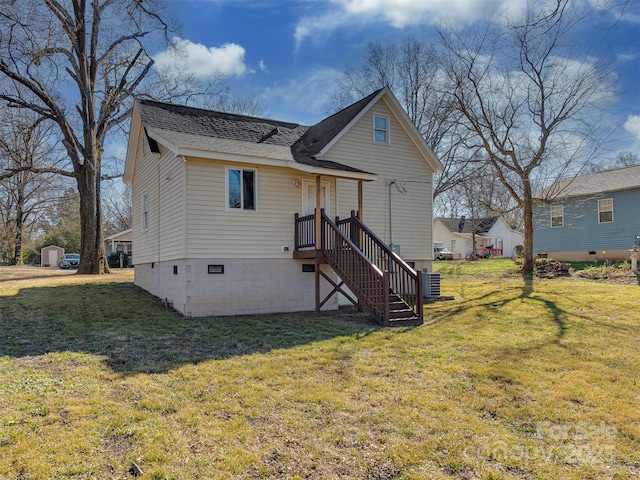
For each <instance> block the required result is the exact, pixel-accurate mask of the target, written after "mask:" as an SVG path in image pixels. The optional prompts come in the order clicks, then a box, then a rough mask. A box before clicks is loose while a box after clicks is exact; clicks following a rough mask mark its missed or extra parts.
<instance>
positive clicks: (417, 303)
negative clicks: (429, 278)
mask: <svg viewBox="0 0 640 480" xmlns="http://www.w3.org/2000/svg"><path fill="white" fill-rule="evenodd" d="M338 223H339V224H343V225H346V224H350V225H351V226H350V229H349V230H350V232H352V235H355V237H356V238H354V239H353V242H352V243H357V244H358V248H360V249H362V248H363V244H362V243H363V242H361V241H360V238H359V237H360V235H359V233H358V232H362V234H364V235H365V236H367V237H369V238H370V239H371V240H372V241H373V242H374V243H375V244H376V246H377V247H378V248H379V249H380V250H381V251H383V252H384V253H385V254H386V255H387V256H388V258H389V260H390V261H391V262H392V263H393V265H391V264H390V265H388V270H389V271H391V272H395V271H396V270H395V267H399V268H400V269H401V270H402V271H404V273H405V275H406V277H407V278H408V279H409V281H408V282H405V281H404V280H403V279H402V278H400V277H401V276H400V275H395V276H394V277H395V278H390V283H391V285H390V288H391V289H392V290H393V291H394V292H395V293H397V294H398V295H400V296H401V297H402V298H403V300H404V301H405V302H406V303H407V304H408V305H409V306H410V307H411V308H412V310H413V312H414V313H415V314H416V315H418V316H419V317H420V319H422V318H423V299H422V275H421V274H420V273H419V272H417V271H416V270H415V269H414V268H412V267H411V265H409V264H408V263H407V262H405V261H404V260H403V259H402V257H400V255H398V254H397V253H396V252H394V251H393V250H391V248H389V246H388V245H387V244H386V243H385V242H383V241H382V239H380V237H378V235H376V234H375V232H373V231H372V230H371V229H369V227H367V225H366V224H365V223H364V222H363V221H362V220H360V218H359V217H358V216H357V215H356V212H355V211H354V210H352V211H351V216H350V218H349V219H348V220H339V219H338V218H336V224H338ZM354 225H355V228H354ZM365 256H366V252H365ZM394 280H395V281H394Z"/></svg>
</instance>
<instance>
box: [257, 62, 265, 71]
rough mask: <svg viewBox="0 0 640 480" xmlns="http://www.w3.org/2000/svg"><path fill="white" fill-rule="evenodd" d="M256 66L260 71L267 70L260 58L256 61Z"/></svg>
mask: <svg viewBox="0 0 640 480" xmlns="http://www.w3.org/2000/svg"><path fill="white" fill-rule="evenodd" d="M258 68H259V69H260V71H261V72H266V71H267V66H266V65H265V63H264V61H263V60H260V61H259V62H258Z"/></svg>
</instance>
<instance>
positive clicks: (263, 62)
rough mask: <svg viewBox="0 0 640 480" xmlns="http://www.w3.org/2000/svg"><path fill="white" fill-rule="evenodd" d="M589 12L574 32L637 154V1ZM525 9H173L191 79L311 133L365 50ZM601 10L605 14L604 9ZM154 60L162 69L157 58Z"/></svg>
mask: <svg viewBox="0 0 640 480" xmlns="http://www.w3.org/2000/svg"><path fill="white" fill-rule="evenodd" d="M575 1H576V2H580V4H581V5H582V6H583V7H584V8H585V9H586V11H587V12H588V15H587V18H586V21H585V22H583V24H582V25H581V27H580V29H579V30H577V31H576V40H577V41H579V42H580V44H582V45H584V46H585V48H590V47H594V48H596V49H597V50H596V51H597V52H598V53H597V54H598V55H606V56H607V57H608V59H609V60H611V64H612V65H613V68H614V71H615V73H616V78H617V85H616V87H617V93H616V98H615V102H614V103H613V105H612V112H611V120H612V122H613V123H615V125H617V126H618V127H619V131H618V134H619V136H620V137H619V138H620V141H619V142H618V148H619V149H621V150H635V151H638V152H640V1H638V0H630V1H629V2H625V3H624V9H622V8H621V7H620V6H619V5H618V6H616V5H614V4H621V3H623V2H622V0H575ZM525 3H526V1H525V0H169V1H168V8H169V13H170V15H171V16H173V17H175V18H176V19H177V20H178V21H179V22H180V24H181V26H182V31H181V32H180V33H179V38H180V39H181V41H182V42H183V45H184V46H185V47H186V50H187V51H188V52H189V53H190V56H191V58H192V60H193V61H192V62H191V65H192V68H193V69H194V74H196V75H200V76H206V75H207V74H208V73H210V72H212V71H218V72H219V73H222V74H223V75H224V76H225V77H226V78H227V81H228V84H229V85H230V87H231V89H232V92H233V93H234V94H237V95H241V96H248V95H254V96H257V97H259V98H260V99H261V100H262V101H263V102H264V103H265V104H266V105H267V108H268V111H267V113H266V116H268V117H271V118H276V119H279V120H285V121H291V122H298V123H302V124H313V123H316V122H317V121H319V120H321V119H322V118H324V117H325V116H326V114H327V112H326V108H327V104H328V101H329V97H330V96H331V94H332V93H333V91H334V89H335V85H336V82H337V80H338V79H339V78H340V76H341V74H342V72H343V70H344V68H345V66H347V65H354V66H355V65H358V64H359V63H360V62H361V59H362V58H363V57H364V56H365V55H366V50H367V44H368V42H379V43H381V44H383V45H388V44H393V43H395V44H399V43H401V42H402V41H403V40H404V38H406V36H407V35H411V36H413V37H415V38H417V39H419V40H423V41H427V42H429V41H435V32H434V28H433V27H434V26H439V25H442V24H443V23H445V22H447V23H449V24H456V23H460V22H471V23H473V22H481V21H484V20H486V19H487V18H488V15H489V14H491V13H492V12H494V11H495V9H496V8H498V9H502V11H506V12H507V14H509V15H511V14H513V15H516V14H517V12H518V11H519V9H521V8H522V7H523V6H524V4H525ZM603 6H607V7H609V8H607V9H604V8H602V7H603ZM158 55H159V56H158V57H157V60H158V61H160V62H162V61H163V60H162V55H161V52H158Z"/></svg>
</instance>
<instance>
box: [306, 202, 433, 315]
mask: <svg viewBox="0 0 640 480" xmlns="http://www.w3.org/2000/svg"><path fill="white" fill-rule="evenodd" d="M352 218H356V217H355V216H354V215H353V216H352ZM297 220H298V221H300V222H309V219H308V218H307V217H300V218H298V219H297ZM356 220H357V218H356ZM298 225H301V224H298ZM321 225H322V235H321V238H322V245H320V248H319V249H317V250H320V251H321V252H322V255H323V257H324V260H325V261H326V262H327V263H328V264H329V265H330V266H331V267H332V268H333V269H334V270H335V272H336V273H337V274H338V275H339V276H340V278H341V279H342V281H343V282H344V283H345V284H346V285H347V286H348V287H349V289H350V290H351V291H352V292H353V293H354V294H355V295H356V297H357V298H358V300H359V301H360V303H361V305H362V306H364V307H365V308H366V309H367V310H368V311H369V312H370V313H371V314H372V315H373V316H374V317H375V318H376V319H377V320H378V321H379V322H380V323H381V324H382V325H384V326H391V325H420V324H422V321H423V314H422V285H421V276H420V275H419V274H417V273H416V272H415V271H414V270H413V269H412V268H411V267H410V266H409V265H407V264H406V263H405V262H404V261H403V260H402V259H401V258H400V257H398V256H397V255H396V254H395V253H393V252H391V250H390V249H389V248H388V247H386V245H384V243H382V242H381V241H380V240H379V239H378V237H376V236H375V234H373V232H371V231H370V230H369V229H368V228H367V227H366V225H364V224H363V223H362V222H360V221H359V220H358V221H357V222H352V223H351V224H350V226H349V229H352V230H350V234H349V235H347V234H345V233H344V231H343V230H344V225H346V222H341V225H340V226H338V225H337V224H336V223H334V222H332V221H331V219H330V218H329V217H328V216H327V215H325V214H324V212H322V222H321ZM301 226H302V225H301ZM296 228H298V227H296ZM296 231H297V230H296ZM354 235H355V236H354ZM301 236H305V235H301ZM352 237H353V238H356V237H357V238H356V240H357V241H356V242H354V241H353V238H352ZM378 243H380V244H381V245H378V246H377V247H376V248H375V249H374V248H373V245H374V244H376V245H377V244H378ZM304 244H305V242H301V245H304ZM361 245H364V246H367V250H368V251H369V252H370V254H371V253H374V252H375V253H376V254H377V256H373V258H372V257H371V256H368V255H366V254H365V253H364V252H363V250H362V249H361ZM296 246H297V245H296ZM374 258H375V259H376V260H377V261H375V262H374V261H372V260H373V259H374ZM381 259H382V260H381ZM416 292H417V293H416Z"/></svg>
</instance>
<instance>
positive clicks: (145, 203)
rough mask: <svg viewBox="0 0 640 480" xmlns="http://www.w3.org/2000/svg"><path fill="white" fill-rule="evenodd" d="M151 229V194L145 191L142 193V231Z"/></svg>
mask: <svg viewBox="0 0 640 480" xmlns="http://www.w3.org/2000/svg"><path fill="white" fill-rule="evenodd" d="M147 230H149V196H148V195H147V194H146V193H145V194H143V195H142V231H143V232H146V231H147Z"/></svg>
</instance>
